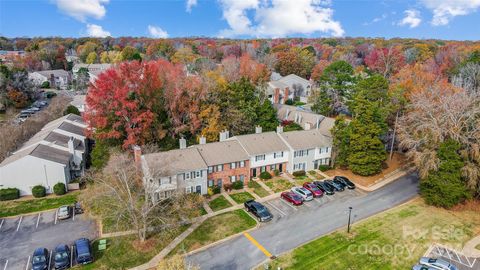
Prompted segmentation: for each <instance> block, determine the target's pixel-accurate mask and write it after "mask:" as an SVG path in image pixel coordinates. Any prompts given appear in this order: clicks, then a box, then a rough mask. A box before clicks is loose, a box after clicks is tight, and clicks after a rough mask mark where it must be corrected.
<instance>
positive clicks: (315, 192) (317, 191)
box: [303, 182, 323, 197]
mask: <svg viewBox="0 0 480 270" xmlns="http://www.w3.org/2000/svg"><path fill="white" fill-rule="evenodd" d="M303 187H304V188H306V189H307V190H308V191H310V192H311V193H312V194H313V197H322V196H323V191H322V190H321V189H319V188H318V187H317V185H315V184H314V183H310V182H305V183H303Z"/></svg>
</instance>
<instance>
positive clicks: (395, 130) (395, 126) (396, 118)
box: [390, 110, 398, 160]
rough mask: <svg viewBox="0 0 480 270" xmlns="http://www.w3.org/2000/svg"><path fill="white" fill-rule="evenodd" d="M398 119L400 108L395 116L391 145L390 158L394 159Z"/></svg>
mask: <svg viewBox="0 0 480 270" xmlns="http://www.w3.org/2000/svg"><path fill="white" fill-rule="evenodd" d="M397 120H398V110H397V116H395V125H394V126H393V138H392V144H391V145H390V160H392V157H393V145H394V144H395V135H396V134H395V133H397Z"/></svg>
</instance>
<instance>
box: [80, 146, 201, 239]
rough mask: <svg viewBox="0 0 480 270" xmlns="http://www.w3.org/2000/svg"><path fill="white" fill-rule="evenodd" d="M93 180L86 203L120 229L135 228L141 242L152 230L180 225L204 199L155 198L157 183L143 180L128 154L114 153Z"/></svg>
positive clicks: (185, 197)
mask: <svg viewBox="0 0 480 270" xmlns="http://www.w3.org/2000/svg"><path fill="white" fill-rule="evenodd" d="M94 182H95V184H94V185H92V186H91V187H90V188H89V189H88V192H87V194H86V195H85V197H84V198H85V199H84V200H85V201H86V203H87V205H89V206H90V207H92V208H95V209H97V212H98V214H100V215H101V216H102V218H104V219H108V220H110V221H113V222H114V223H115V224H114V225H115V226H116V227H117V228H120V227H121V228H122V229H133V230H134V231H135V232H136V234H137V238H138V240H140V241H141V242H144V241H145V240H146V239H147V237H148V233H149V232H151V231H155V230H161V229H169V228H174V227H177V226H180V225H181V221H182V220H185V219H186V218H188V217H190V216H191V212H192V211H196V210H197V209H199V207H198V205H199V204H201V202H202V201H201V199H202V197H201V196H195V195H188V194H180V193H179V194H174V195H173V196H172V197H170V198H168V199H158V200H153V197H154V196H153V194H154V192H155V189H156V188H157V186H156V185H155V183H154V182H150V181H144V180H143V177H142V174H141V171H140V170H139V169H138V168H137V165H136V164H135V162H134V161H133V159H132V157H130V156H129V154H128V153H115V154H113V155H112V156H111V157H110V160H109V162H108V164H107V166H106V167H105V168H104V170H103V172H102V173H100V174H99V175H97V176H96V177H95V179H94ZM185 217H186V218H185Z"/></svg>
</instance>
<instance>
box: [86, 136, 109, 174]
mask: <svg viewBox="0 0 480 270" xmlns="http://www.w3.org/2000/svg"><path fill="white" fill-rule="evenodd" d="M91 157H92V167H93V168H95V169H101V168H103V167H105V165H107V162H108V159H109V158H110V151H109V148H108V145H107V143H106V142H104V141H102V140H97V141H96V143H95V147H93V150H92V154H91Z"/></svg>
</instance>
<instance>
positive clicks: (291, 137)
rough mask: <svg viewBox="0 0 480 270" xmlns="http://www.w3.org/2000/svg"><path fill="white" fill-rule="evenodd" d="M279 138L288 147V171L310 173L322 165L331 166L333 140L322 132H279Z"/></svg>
mask: <svg viewBox="0 0 480 270" xmlns="http://www.w3.org/2000/svg"><path fill="white" fill-rule="evenodd" d="M278 135H279V137H280V138H281V139H282V140H283V141H284V142H285V144H286V145H288V148H289V158H288V160H289V162H288V167H287V171H288V172H294V171H309V170H313V169H318V167H319V166H320V165H330V159H331V155H332V138H331V137H330V136H329V135H325V134H322V133H321V131H320V130H317V129H312V130H298V131H290V132H279V133H278Z"/></svg>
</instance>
